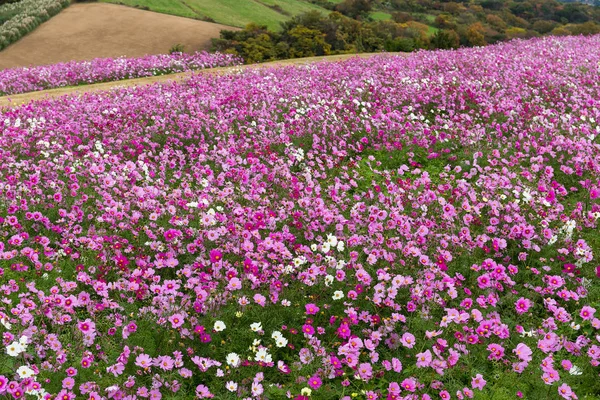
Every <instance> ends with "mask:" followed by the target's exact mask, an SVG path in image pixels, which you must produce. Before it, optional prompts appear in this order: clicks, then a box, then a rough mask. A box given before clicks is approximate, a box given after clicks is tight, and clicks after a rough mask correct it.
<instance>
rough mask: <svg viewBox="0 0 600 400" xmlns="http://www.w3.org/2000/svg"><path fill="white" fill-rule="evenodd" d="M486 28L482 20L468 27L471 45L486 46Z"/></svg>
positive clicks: (468, 37) (468, 38)
mask: <svg viewBox="0 0 600 400" xmlns="http://www.w3.org/2000/svg"><path fill="white" fill-rule="evenodd" d="M484 34H485V28H484V27H483V25H481V22H476V23H474V24H471V25H469V28H468V29H467V40H468V41H469V44H470V45H471V46H485V45H486V42H485V36H484Z"/></svg>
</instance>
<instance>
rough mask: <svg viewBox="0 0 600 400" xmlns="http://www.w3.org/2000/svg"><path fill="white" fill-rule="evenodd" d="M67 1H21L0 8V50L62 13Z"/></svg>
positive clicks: (68, 2)
mask: <svg viewBox="0 0 600 400" xmlns="http://www.w3.org/2000/svg"><path fill="white" fill-rule="evenodd" d="M69 4H71V2H70V1H69V0H21V1H19V2H17V3H7V4H4V5H2V6H0V50H2V49H3V48H5V47H6V46H8V45H9V44H11V43H14V42H16V41H17V40H19V39H20V38H22V37H23V36H25V35H26V34H28V33H29V32H31V31H32V30H34V29H35V28H37V27H38V26H39V25H40V24H41V23H42V22H45V21H47V20H48V19H50V18H51V17H53V16H55V15H56V14H58V13H59V12H60V11H62V9H63V8H65V7H67V6H68V5H69Z"/></svg>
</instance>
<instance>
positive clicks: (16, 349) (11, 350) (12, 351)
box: [6, 342, 25, 357]
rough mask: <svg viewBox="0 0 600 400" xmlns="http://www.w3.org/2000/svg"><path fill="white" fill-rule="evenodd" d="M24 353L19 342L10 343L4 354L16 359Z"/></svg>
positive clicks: (23, 347) (23, 348)
mask: <svg viewBox="0 0 600 400" xmlns="http://www.w3.org/2000/svg"><path fill="white" fill-rule="evenodd" d="M24 351H25V346H23V345H22V344H21V343H19V342H12V343H11V344H9V345H8V347H7V348H6V354H8V355H9V356H11V357H16V356H18V355H19V354H21V353H22V352H24Z"/></svg>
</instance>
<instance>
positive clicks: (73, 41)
mask: <svg viewBox="0 0 600 400" xmlns="http://www.w3.org/2000/svg"><path fill="white" fill-rule="evenodd" d="M221 29H232V28H231V27H228V26H224V25H219V24H213V23H210V22H204V21H196V20H193V19H190V18H182V17H177V16H172V15H166V14H159V13H154V12H149V11H143V10H137V9H135V8H131V7H124V6H119V5H114V4H102V3H89V4H74V5H72V6H70V7H68V8H67V9H65V10H64V11H63V12H61V13H60V14H59V15H57V16H55V17H54V18H52V19H51V20H49V21H48V22H46V23H44V24H42V25H41V26H40V27H38V28H37V29H36V30H35V31H33V32H32V33H30V34H29V35H27V36H26V37H24V38H23V39H21V40H19V41H18V42H16V43H14V44H12V45H11V46H9V47H7V48H6V49H5V50H3V51H1V52H0V69H3V68H12V67H19V66H28V65H44V64H54V63H58V62H65V61H70V60H88V59H92V58H96V57H118V56H128V57H135V56H142V55H145V54H158V53H166V52H168V51H169V49H170V48H171V47H172V46H173V45H175V44H178V43H179V44H183V45H184V46H185V50H186V51H196V50H204V49H207V48H208V47H209V46H210V39H211V38H214V37H218V36H219V32H220V31H221Z"/></svg>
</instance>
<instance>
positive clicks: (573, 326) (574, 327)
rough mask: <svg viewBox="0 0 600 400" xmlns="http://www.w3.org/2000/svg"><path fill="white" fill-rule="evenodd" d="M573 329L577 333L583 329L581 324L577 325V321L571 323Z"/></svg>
mask: <svg viewBox="0 0 600 400" xmlns="http://www.w3.org/2000/svg"><path fill="white" fill-rule="evenodd" d="M571 328H572V329H573V330H576V331H578V330H579V329H580V328H581V325H579V324H576V323H575V321H573V322H571Z"/></svg>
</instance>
